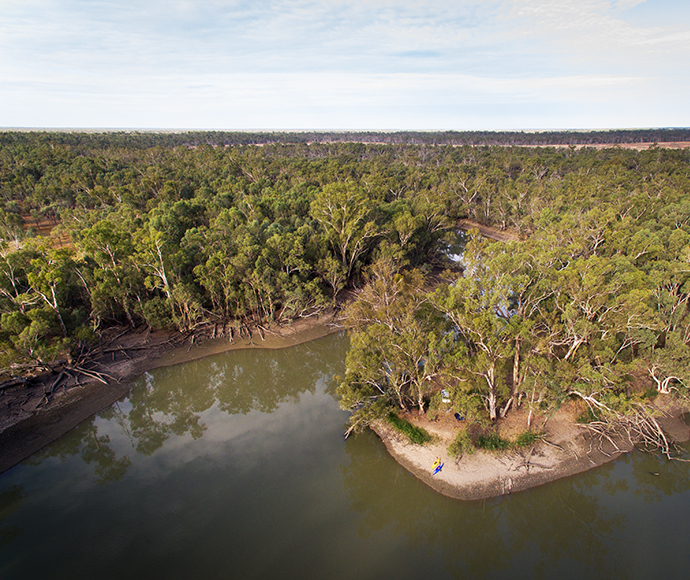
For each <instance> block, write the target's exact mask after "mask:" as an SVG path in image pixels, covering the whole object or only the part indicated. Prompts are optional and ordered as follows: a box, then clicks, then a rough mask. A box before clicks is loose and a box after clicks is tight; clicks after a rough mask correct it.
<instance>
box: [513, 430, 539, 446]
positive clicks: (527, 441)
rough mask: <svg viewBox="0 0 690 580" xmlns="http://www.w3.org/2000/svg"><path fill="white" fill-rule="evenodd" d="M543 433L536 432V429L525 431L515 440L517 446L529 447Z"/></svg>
mask: <svg viewBox="0 0 690 580" xmlns="http://www.w3.org/2000/svg"><path fill="white" fill-rule="evenodd" d="M541 437H542V433H535V432H534V431H523V432H522V433H520V434H519V435H518V436H517V437H516V438H515V441H514V445H515V447H529V446H530V445H532V444H533V443H535V442H536V441H538V440H539V439H541Z"/></svg>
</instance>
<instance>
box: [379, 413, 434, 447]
mask: <svg viewBox="0 0 690 580" xmlns="http://www.w3.org/2000/svg"><path fill="white" fill-rule="evenodd" d="M387 420H388V422H389V423H390V424H391V425H392V426H393V427H394V428H395V429H396V430H397V431H399V432H400V433H402V434H403V435H405V436H407V438H408V439H409V440H410V441H412V443H416V444H417V445H424V443H428V442H429V441H431V435H429V433H428V432H427V431H425V430H424V429H422V428H421V427H416V426H415V425H413V424H412V423H410V422H409V421H405V419H401V418H400V417H398V416H397V415H395V414H393V413H390V414H389V415H388V418H387Z"/></svg>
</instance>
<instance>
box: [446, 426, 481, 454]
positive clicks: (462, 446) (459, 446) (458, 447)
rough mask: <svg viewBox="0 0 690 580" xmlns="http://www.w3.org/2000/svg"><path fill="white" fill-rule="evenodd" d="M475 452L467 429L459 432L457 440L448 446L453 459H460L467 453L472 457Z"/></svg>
mask: <svg viewBox="0 0 690 580" xmlns="http://www.w3.org/2000/svg"><path fill="white" fill-rule="evenodd" d="M474 451H475V447H474V445H473V444H472V439H471V437H470V435H469V433H468V432H467V431H466V430H465V429H461V430H460V431H458V434H457V435H456V436H455V439H454V440H453V442H452V443H451V444H450V445H449V446H448V454H449V455H451V456H452V457H460V456H461V455H464V454H465V453H467V455H472V454H473V453H474Z"/></svg>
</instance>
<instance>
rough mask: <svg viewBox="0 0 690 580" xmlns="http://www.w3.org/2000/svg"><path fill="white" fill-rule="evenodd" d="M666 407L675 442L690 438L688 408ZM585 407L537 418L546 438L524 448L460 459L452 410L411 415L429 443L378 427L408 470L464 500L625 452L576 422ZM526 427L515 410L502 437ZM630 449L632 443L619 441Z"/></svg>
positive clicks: (546, 479) (514, 488)
mask: <svg viewBox="0 0 690 580" xmlns="http://www.w3.org/2000/svg"><path fill="white" fill-rule="evenodd" d="M659 397H660V398H662V399H660V400H659V401H658V405H659V407H660V410H663V411H664V417H663V419H661V420H660V423H661V425H662V426H663V428H664V431H665V432H666V433H667V434H668V435H669V436H670V437H671V438H672V439H673V440H675V441H677V442H682V441H688V440H690V427H688V426H687V425H686V423H685V422H684V421H683V420H682V419H681V413H682V412H683V411H684V410H683V409H680V408H676V407H675V406H674V405H673V403H672V401H671V400H670V399H669V400H663V395H660V396H659ZM581 411H582V409H580V408H579V406H578V405H577V404H576V403H574V402H571V403H568V404H566V405H564V406H563V407H562V408H561V409H560V410H559V411H558V412H556V413H555V414H554V415H553V416H551V417H549V418H548V420H546V419H545V417H537V419H536V421H535V423H534V424H535V426H536V428H537V430H541V431H543V433H544V437H543V440H542V441H539V442H537V443H536V444H534V445H533V446H532V447H530V448H526V449H521V450H520V451H509V452H492V451H482V450H478V451H476V452H475V453H473V454H472V455H464V456H462V457H460V458H459V459H455V458H453V457H451V456H450V455H449V454H448V445H449V444H450V443H451V441H452V440H453V439H454V438H455V435H456V433H457V431H458V429H459V428H463V426H462V425H459V424H458V422H457V421H456V420H455V418H454V417H453V414H452V413H450V412H449V413H446V414H445V415H441V416H440V417H439V420H438V421H437V422H430V421H429V420H428V419H426V418H425V417H424V418H421V419H420V418H419V417H415V416H414V415H411V416H406V419H408V420H410V422H411V423H413V424H415V425H417V426H419V427H423V428H424V429H426V430H427V431H428V432H429V433H430V434H432V435H433V436H434V441H432V442H431V443H428V444H426V445H415V444H412V443H410V442H409V440H407V439H406V437H404V436H403V435H401V434H400V433H398V432H397V431H395V429H393V428H392V427H391V426H390V425H388V424H384V423H379V424H378V425H376V427H375V429H374V430H375V432H376V433H377V435H378V436H379V437H380V438H381V440H382V441H383V443H384V445H385V446H386V448H387V449H388V452H389V453H390V454H391V455H392V456H393V457H394V458H395V459H396V461H398V463H400V464H401V465H402V466H403V467H405V469H407V470H408V471H409V472H411V473H412V474H413V475H415V476H416V477H418V478H419V479H421V480H422V481H423V482H424V483H426V484H427V485H429V486H430V487H431V488H433V489H435V490H436V491H438V492H439V493H442V494H444V495H447V496H449V497H453V498H456V499H462V500H477V499H485V498H490V497H496V496H499V495H505V494H508V493H515V492H518V491H522V490H525V489H529V488H532V487H536V486H539V485H542V484H545V483H549V482H551V481H555V480H557V479H560V478H563V477H568V476H570V475H575V474H577V473H582V472H583V471H587V470H588V469H592V468H594V467H598V466H599V465H603V464H604V463H607V462H609V461H612V460H614V459H616V458H617V457H620V455H621V452H620V451H617V450H616V449H615V448H614V447H613V445H611V444H610V443H608V442H604V443H602V442H600V441H598V440H597V441H594V440H593V439H592V438H591V437H590V435H589V432H588V431H587V430H586V429H585V428H584V427H583V426H581V425H579V424H578V423H577V422H576V420H575V419H576V417H577V415H578V414H579V413H580V412H581ZM525 428H526V412H524V411H522V410H518V411H513V412H512V413H511V414H510V415H509V417H507V418H506V420H504V421H503V422H502V423H501V424H500V426H499V433H500V435H501V436H502V437H504V438H507V439H511V438H514V437H515V436H516V435H517V434H518V433H520V432H521V431H524V430H525ZM617 443H618V446H619V448H620V449H622V450H624V451H625V452H629V451H631V450H632V446H631V445H630V444H629V443H627V442H625V441H618V442H617ZM438 457H440V458H441V461H442V462H443V463H444V466H443V469H442V470H441V472H440V473H438V474H436V475H432V469H431V468H432V466H433V463H434V460H435V459H436V458H438Z"/></svg>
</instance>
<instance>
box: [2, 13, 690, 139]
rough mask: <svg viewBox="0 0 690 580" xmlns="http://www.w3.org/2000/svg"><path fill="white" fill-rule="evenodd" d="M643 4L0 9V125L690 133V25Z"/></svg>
mask: <svg viewBox="0 0 690 580" xmlns="http://www.w3.org/2000/svg"><path fill="white" fill-rule="evenodd" d="M644 10H647V11H650V10H653V8H652V7H651V5H650V4H648V3H645V2H643V1H642V0H618V1H614V0H572V1H560V2H556V1H554V0H551V1H549V0H489V1H480V0H457V1H454V2H438V0H435V1H432V0H396V1H393V0H366V1H365V0H329V1H326V0H321V1H319V0H256V1H254V2H249V1H245V0H236V1H235V0H193V1H192V0H166V1H163V0H118V1H117V2H115V1H109V0H102V1H90V0H21V1H18V0H0V13H1V15H0V102H2V103H3V107H2V108H0V125H5V126H23V125H32V124H40V125H46V124H48V125H50V118H48V117H46V116H45V115H46V113H47V112H49V113H50V114H51V115H54V118H55V119H56V121H55V124H56V125H60V126H64V125H66V124H67V125H69V124H73V125H76V126H80V125H93V124H95V125H96V126H106V125H113V126H127V127H131V126H137V125H138V124H141V126H146V127H151V126H174V127H191V126H205V127H209V128H213V127H214V126H215V127H216V128H219V127H224V128H232V127H233V126H236V127H248V126H249V127H253V128H256V127H259V126H264V127H269V128H270V126H271V125H272V124H273V126H275V127H283V128H290V127H292V128H294V127H302V128H309V127H310V125H308V124H307V125H305V124H304V123H313V125H311V127H313V128H328V127H348V126H352V127H354V126H357V127H360V128H366V126H365V127H362V123H364V122H366V121H367V120H370V121H371V122H372V123H373V122H374V121H376V122H379V123H383V124H385V125H386V126H387V127H395V128H405V127H412V126H413V125H414V126H416V127H420V126H425V127H430V126H432V125H433V126H438V128H463V127H467V126H469V125H472V126H473V127H477V126H479V127H481V125H482V124H484V125H485V126H486V127H487V128H489V125H491V124H494V123H495V122H496V119H498V120H499V121H500V122H502V123H504V125H505V126H508V125H511V126H514V124H515V123H517V122H523V123H524V122H527V120H531V121H530V122H529V126H530V127H539V126H550V127H553V126H558V127H567V126H574V125H573V124H574V123H576V122H577V123H579V122H582V119H587V118H590V119H602V118H605V117H606V115H608V114H611V111H614V112H616V118H617V119H620V118H621V117H620V114H619V113H620V112H621V111H622V112H627V113H626V114H629V115H630V117H629V121H628V122H627V123H625V124H626V125H630V126H633V125H634V126H640V125H643V124H645V123H644V122H642V120H641V119H642V114H641V113H640V111H643V113H644V118H645V119H646V120H647V121H648V122H651V121H653V120H655V119H658V120H659V121H662V120H665V119H667V118H671V119H675V121H674V122H673V123H672V124H673V125H676V126H679V125H685V124H690V116H689V115H690V114H689V113H687V112H686V107H684V106H681V103H682V101H683V98H682V94H683V92H684V91H686V90H687V88H688V87H687V84H688V81H686V80H685V79H686V78H688V76H689V75H688V73H689V72H690V71H688V68H689V65H688V62H687V58H686V56H685V55H686V54H687V50H688V48H690V46H689V45H690V27H688V26H687V25H685V24H684V21H683V19H676V18H674V12H673V10H672V9H670V10H669V9H668V6H667V9H666V12H665V13H664V14H663V15H662V14H659V15H658V17H657V18H655V19H654V25H653V26H652V25H649V26H647V25H646V24H645V19H644V18H642V17H640V14H641V13H642V12H641V11H644ZM655 14H656V12H655ZM662 92H663V93H664V94H663V97H662V95H661V94H660V93H662ZM621 99H627V101H632V102H631V103H630V104H629V105H628V104H626V105H625V106H621V105H620V101H621ZM616 101H618V106H616ZM627 101H626V102H627ZM662 101H663V103H664V115H665V116H662V115H661V114H658V113H657V114H656V116H654V115H653V114H652V112H651V111H652V109H653V108H654V104H655V102H658V103H661V102H662ZM657 108H658V107H657ZM278 109H279V110H278ZM229 110H232V113H230V112H228V111H229ZM511 110H513V111H515V114H514V115H513V116H512V117H511ZM587 110H591V111H592V114H591V115H588V114H587ZM203 111H206V112H207V114H205V113H203ZM595 111H598V113H597V114H593V113H594V112H595ZM99 115H100V116H99ZM472 115H475V116H472ZM57 119H60V120H59V121H58V120H57ZM80 119H82V121H81V122H80ZM98 119H102V121H100V122H99V121H98ZM262 120H263V122H261V121H262ZM599 122H600V121H599ZM444 123H456V125H444ZM457 123H462V124H463V125H462V126H458V125H457ZM606 126H611V124H610V123H607V124H606Z"/></svg>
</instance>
